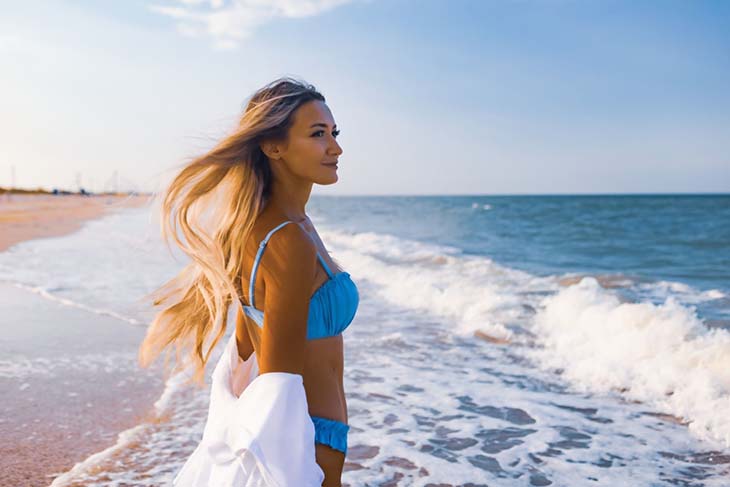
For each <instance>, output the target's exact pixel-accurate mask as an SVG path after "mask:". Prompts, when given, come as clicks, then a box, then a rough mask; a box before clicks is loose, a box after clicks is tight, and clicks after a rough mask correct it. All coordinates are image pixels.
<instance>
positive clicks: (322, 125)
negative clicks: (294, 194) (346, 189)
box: [270, 100, 342, 184]
mask: <svg viewBox="0 0 730 487" xmlns="http://www.w3.org/2000/svg"><path fill="white" fill-rule="evenodd" d="M338 133H339V130H337V129H336V125H335V121H334V118H332V112H330V109H329V108H328V107H327V104H325V103H324V102H322V101H319V100H313V101H309V102H307V103H304V104H303V105H302V106H300V107H299V108H298V109H297V110H296V111H295V112H294V115H293V125H292V126H291V127H290V128H289V134H288V139H287V141H286V143H285V144H284V145H283V146H280V147H279V150H280V151H279V153H278V154H279V157H280V158H279V159H275V158H274V159H273V160H272V161H271V162H272V164H274V165H278V164H282V165H283V166H284V167H285V168H286V169H287V170H288V172H290V173H292V174H294V175H295V176H298V177H300V178H302V179H305V180H308V181H311V182H313V183H317V184H333V183H335V182H337V165H336V163H337V159H338V157H339V156H340V154H342V147H340V144H338V143H337V140H336V137H337V134H338ZM270 158H271V156H270Z"/></svg>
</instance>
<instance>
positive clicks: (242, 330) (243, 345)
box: [236, 303, 254, 361]
mask: <svg viewBox="0 0 730 487" xmlns="http://www.w3.org/2000/svg"><path fill="white" fill-rule="evenodd" d="M244 319H245V318H244V315H243V309H242V308H241V305H240V303H239V304H238V313H236V346H237V347H238V356H239V357H241V360H243V361H246V360H248V358H249V357H250V356H251V354H252V353H253V352H254V346H253V342H252V341H251V335H250V334H249V333H248V329H247V328H246V322H245V321H244Z"/></svg>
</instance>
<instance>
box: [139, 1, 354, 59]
mask: <svg viewBox="0 0 730 487" xmlns="http://www.w3.org/2000/svg"><path fill="white" fill-rule="evenodd" d="M353 1H355V0H177V2H176V3H175V5H150V7H149V9H150V10H152V11H153V12H156V13H159V14H162V15H165V16H167V17H170V18H172V19H174V20H175V21H176V22H177V25H176V27H177V31H178V32H179V33H181V34H182V35H185V36H188V37H200V36H203V35H206V36H209V37H210V38H211V39H212V42H213V46H214V47H216V48H219V49H234V48H236V47H237V46H238V45H239V43H240V42H241V41H243V40H245V39H247V38H248V37H250V36H251V35H252V34H253V33H254V31H255V30H256V27H258V26H260V25H263V24H265V23H267V22H270V21H272V20H274V19H276V18H286V17H289V18H303V17H312V16H315V15H318V14H320V13H323V12H326V11H328V10H331V9H333V8H335V7H339V6H340V5H344V4H347V3H351V2H353Z"/></svg>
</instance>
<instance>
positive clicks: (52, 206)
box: [0, 193, 153, 252]
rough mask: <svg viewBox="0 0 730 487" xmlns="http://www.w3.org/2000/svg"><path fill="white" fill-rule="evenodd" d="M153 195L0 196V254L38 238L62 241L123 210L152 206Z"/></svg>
mask: <svg viewBox="0 0 730 487" xmlns="http://www.w3.org/2000/svg"><path fill="white" fill-rule="evenodd" d="M152 198H153V197H152V196H151V195H90V196H81V195H76V194H71V195H48V194H13V193H5V194H2V195H0V252H4V251H6V250H7V249H9V248H10V247H12V246H13V245H16V244H18V243H21V242H24V241H26V240H33V239H37V238H48V237H60V236H62V235H68V234H69V233H73V232H75V231H76V230H78V229H79V228H81V227H82V226H83V224H84V223H85V222H86V221H88V220H92V219H95V218H99V217H102V216H104V215H106V214H107V213H109V212H110V211H113V210H115V209H120V208H138V207H141V206H144V205H146V204H149V203H150V202H151V200H152Z"/></svg>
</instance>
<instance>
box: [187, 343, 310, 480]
mask: <svg viewBox="0 0 730 487" xmlns="http://www.w3.org/2000/svg"><path fill="white" fill-rule="evenodd" d="M323 481H324V472H323V471H322V469H321V468H320V467H319V465H318V464H317V463H316V461H315V454H314V423H313V422H312V418H311V417H310V416H309V412H308V407H307V398H306V395H305V394H304V384H303V381H302V376H301V375H299V374H289V373H285V372H269V373H266V374H261V375H258V364H257V362H256V354H255V353H252V354H251V356H250V357H249V358H248V359H247V360H246V361H243V360H241V358H240V357H239V355H238V351H237V348H236V334H235V333H232V334H231V338H230V339H229V341H228V343H227V344H226V347H225V349H224V351H223V354H222V355H221V358H220V359H219V360H218V363H217V364H216V367H215V369H214V370H213V376H212V385H211V392H210V406H209V409H208V420H207V422H206V424H205V430H204V431H203V439H202V441H201V442H200V444H199V445H198V447H197V448H196V449H195V451H194V452H193V454H192V455H191V456H190V458H188V460H187V462H185V465H183V467H182V469H181V470H180V472H178V474H177V476H176V477H175V479H174V481H173V485H174V486H175V487H233V486H236V487H239V486H240V487H259V486H262V487H289V486H305V487H309V486H317V487H321V485H322V482H323Z"/></svg>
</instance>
